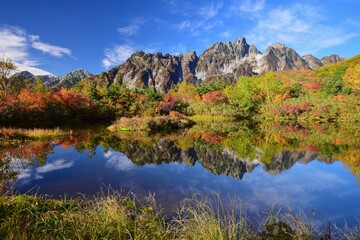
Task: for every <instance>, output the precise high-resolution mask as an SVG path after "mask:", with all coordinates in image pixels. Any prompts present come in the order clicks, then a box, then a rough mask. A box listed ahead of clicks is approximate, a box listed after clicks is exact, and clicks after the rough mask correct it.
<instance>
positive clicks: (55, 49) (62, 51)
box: [32, 42, 71, 57]
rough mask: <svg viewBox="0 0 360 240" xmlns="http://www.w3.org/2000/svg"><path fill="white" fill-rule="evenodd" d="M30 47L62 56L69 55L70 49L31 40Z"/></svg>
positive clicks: (55, 55)
mask: <svg viewBox="0 0 360 240" xmlns="http://www.w3.org/2000/svg"><path fill="white" fill-rule="evenodd" d="M32 47H33V48H35V49H37V50H40V51H42V52H44V53H48V54H50V55H52V56H54V57H63V56H65V55H68V56H71V50H70V49H68V48H64V47H59V46H55V45H51V44H48V43H43V42H33V43H32Z"/></svg>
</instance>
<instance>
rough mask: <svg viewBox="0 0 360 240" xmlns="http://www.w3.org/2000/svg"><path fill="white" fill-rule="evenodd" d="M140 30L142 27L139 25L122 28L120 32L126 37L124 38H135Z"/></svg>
mask: <svg viewBox="0 0 360 240" xmlns="http://www.w3.org/2000/svg"><path fill="white" fill-rule="evenodd" d="M139 29H140V26H139V25H136V24H130V25H128V26H126V27H120V28H118V32H119V33H120V34H121V35H124V36H127V37H129V36H133V35H136V34H138V32H139Z"/></svg>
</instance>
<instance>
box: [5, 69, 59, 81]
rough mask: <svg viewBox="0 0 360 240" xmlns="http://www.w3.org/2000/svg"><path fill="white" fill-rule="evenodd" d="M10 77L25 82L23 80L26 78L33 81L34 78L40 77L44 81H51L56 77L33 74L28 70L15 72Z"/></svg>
mask: <svg viewBox="0 0 360 240" xmlns="http://www.w3.org/2000/svg"><path fill="white" fill-rule="evenodd" d="M10 78H11V79H14V80H16V81H20V82H25V80H27V81H28V82H29V83H34V82H35V79H36V78H40V79H41V80H42V81H43V82H44V83H47V82H51V81H54V80H55V79H56V77H54V76H53V75H34V74H32V73H31V72H29V71H21V72H17V73H15V74H13V75H12V76H11V77H10Z"/></svg>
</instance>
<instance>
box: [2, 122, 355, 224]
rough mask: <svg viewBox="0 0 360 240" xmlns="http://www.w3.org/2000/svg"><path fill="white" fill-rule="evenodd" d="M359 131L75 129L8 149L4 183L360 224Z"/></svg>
mask: <svg viewBox="0 0 360 240" xmlns="http://www.w3.org/2000/svg"><path fill="white" fill-rule="evenodd" d="M219 128H220V129H221V131H219ZM354 131H356V130H354V129H353V128H352V129H342V130H341V131H339V130H338V129H337V128H335V127H334V128H328V129H325V130H324V129H320V130H319V129H315V128H310V129H308V128H302V127H299V126H292V125H291V126H289V125H288V126H283V125H281V126H278V125H277V126H274V125H272V126H271V127H269V126H267V125H266V126H264V125H262V126H260V127H259V126H258V127H256V128H251V127H248V126H243V125H241V126H239V125H236V124H235V125H231V124H229V125H226V127H224V125H223V124H210V125H209V124H208V125H206V124H205V125H204V126H195V127H194V128H192V129H190V130H187V131H184V132H176V133H172V134H168V135H166V134H163V135H144V134H140V133H117V134H113V133H109V132H107V131H105V130H102V131H79V132H76V130H74V133H73V134H72V135H71V136H69V137H64V138H61V139H47V140H42V141H40V140H38V141H29V142H26V143H22V144H19V145H18V146H12V147H11V148H10V147H8V148H5V147H3V148H2V149H0V151H1V155H0V156H2V161H3V163H2V171H3V173H1V176H2V177H3V178H6V177H5V175H6V174H9V173H13V175H12V177H9V180H8V182H9V183H11V184H12V188H13V189H14V191H15V192H20V193H30V194H40V195H49V196H51V197H54V198H61V197H64V196H68V197H78V196H81V195H82V194H85V195H92V194H97V193H99V191H100V190H101V189H103V190H104V191H107V188H109V187H111V188H112V189H115V190H121V191H123V192H124V194H128V193H130V192H132V193H135V194H136V195H137V196H145V195H147V194H149V193H154V194H155V198H156V200H157V202H158V203H159V204H160V205H161V206H162V207H163V208H164V209H165V211H167V212H171V211H172V210H174V209H175V208H176V207H177V206H178V204H179V202H180V201H181V200H183V199H184V198H187V197H188V198H189V197H192V196H193V195H194V194H198V195H199V196H205V195H207V194H211V193H214V192H215V193H217V194H218V195H219V196H220V198H222V199H223V200H224V204H225V205H226V206H228V204H230V202H231V199H234V198H236V199H238V200H239V201H240V202H241V204H240V206H238V207H239V208H241V210H240V211H241V212H243V213H245V214H247V215H249V216H255V217H258V218H261V217H262V216H264V215H265V214H267V212H268V211H269V209H270V208H271V207H275V208H276V209H282V210H288V208H291V209H292V210H294V211H300V210H303V211H304V212H305V213H306V214H309V215H312V216H314V218H316V219H317V220H319V221H320V222H328V221H330V222H332V223H334V222H335V223H338V224H339V225H341V224H343V223H345V221H346V222H347V223H348V224H350V225H351V224H353V223H356V222H357V220H356V218H360V204H359V202H360V185H359V184H358V183H357V180H358V177H359V173H360V171H359V169H360V167H359V166H360V151H359V149H360V147H359V142H360V141H359V134H358V132H354ZM349 134H351V137H349ZM6 163H7V164H8V165H7V167H4V166H5V165H6ZM5 169H7V170H6V171H5ZM5 172H6V173H5Z"/></svg>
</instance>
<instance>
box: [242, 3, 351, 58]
mask: <svg viewBox="0 0 360 240" xmlns="http://www.w3.org/2000/svg"><path fill="white" fill-rule="evenodd" d="M252 20H253V21H255V22H254V24H255V27H254V28H252V30H251V31H250V32H248V34H247V36H249V41H250V42H253V43H255V44H256V45H257V46H259V48H260V49H261V48H265V47H266V46H268V45H270V44H271V43H274V42H281V43H285V44H287V45H290V46H291V47H293V48H295V49H296V50H297V51H299V53H300V54H305V53H316V52H318V51H320V50H322V49H325V48H329V47H333V46H336V45H340V44H343V43H344V42H346V41H348V40H349V39H351V38H353V37H354V36H356V34H355V33H351V32H345V31H344V30H342V28H341V27H337V26H328V25H327V24H326V22H324V20H323V17H322V14H321V10H319V9H318V8H316V7H314V6H311V5H306V4H293V5H290V6H289V7H277V8H273V9H272V10H269V9H263V10H262V11H261V12H259V14H258V15H257V17H256V18H255V19H252Z"/></svg>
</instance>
